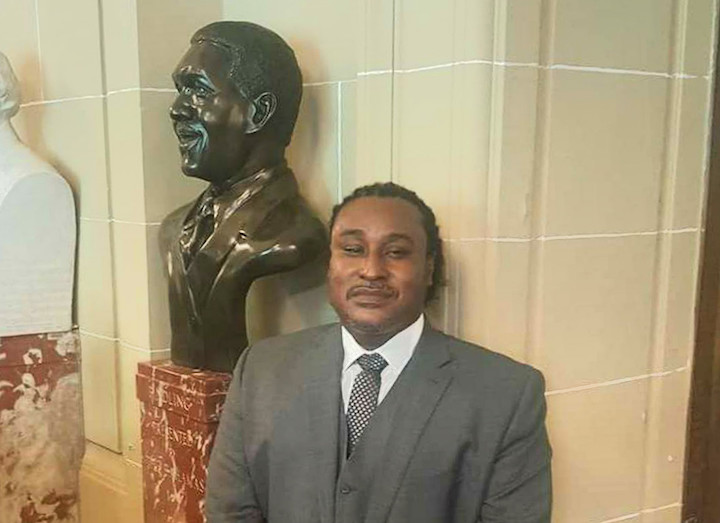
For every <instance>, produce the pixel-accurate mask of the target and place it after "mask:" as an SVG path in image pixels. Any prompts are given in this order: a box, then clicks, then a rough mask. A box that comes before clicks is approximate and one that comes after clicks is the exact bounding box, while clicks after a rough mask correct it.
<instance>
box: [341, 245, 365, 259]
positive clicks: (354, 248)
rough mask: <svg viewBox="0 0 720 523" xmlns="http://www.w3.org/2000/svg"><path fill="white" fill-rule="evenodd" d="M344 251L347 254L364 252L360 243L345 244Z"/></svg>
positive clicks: (354, 254)
mask: <svg viewBox="0 0 720 523" xmlns="http://www.w3.org/2000/svg"><path fill="white" fill-rule="evenodd" d="M342 251H343V252H344V253H345V254H350V255H353V256H356V255H358V254H362V247H361V246H360V245H343V246H342Z"/></svg>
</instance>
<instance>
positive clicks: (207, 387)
mask: <svg viewBox="0 0 720 523" xmlns="http://www.w3.org/2000/svg"><path fill="white" fill-rule="evenodd" d="M230 378H231V375H230V374H226V373H221V372H212V371H198V370H195V369H190V368H187V367H180V366H177V365H173V364H172V363H171V362H170V361H161V362H146V363H140V364H139V365H138V373H137V396H138V399H139V400H140V402H141V412H142V425H141V430H142V461H143V463H142V466H143V492H144V504H145V523H171V522H172V523H175V522H183V523H199V522H204V521H205V516H204V498H205V480H206V478H207V464H208V460H209V458H210V451H211V449H212V445H213V442H214V439H215V432H216V430H217V426H218V421H219V419H220V413H221V411H222V406H223V403H224V402H225V395H226V393H227V388H228V386H229V384H230Z"/></svg>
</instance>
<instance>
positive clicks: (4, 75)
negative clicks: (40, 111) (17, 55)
mask: <svg viewBox="0 0 720 523" xmlns="http://www.w3.org/2000/svg"><path fill="white" fill-rule="evenodd" d="M19 108H20V85H19V84H18V81H17V78H15V73H14V72H13V70H12V66H11V65H10V61H9V60H8V59H7V57H6V56H5V55H4V54H2V53H0V122H4V121H7V120H10V118H12V117H13V116H15V114H16V113H17V112H18V109H19Z"/></svg>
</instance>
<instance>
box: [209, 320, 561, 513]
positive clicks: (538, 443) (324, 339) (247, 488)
mask: <svg viewBox="0 0 720 523" xmlns="http://www.w3.org/2000/svg"><path fill="white" fill-rule="evenodd" d="M342 359H343V351H342V343H341V338H340V328H339V326H338V325H328V326H322V327H317V328H314V329H309V330H305V331H302V332H298V333H295V334H290V335H287V336H282V337H278V338H271V339H267V340H264V341H262V342H259V343H257V344H256V345H253V346H252V347H250V348H249V349H247V350H246V351H245V352H244V353H243V355H242V357H241V358H240V360H239V361H238V365H237V367H236V370H235V375H234V378H233V382H232V386H231V388H230V391H229V393H228V399H227V403H226V404H225V409H224V412H223V415H222V418H221V422H220V428H219V431H218V435H217V439H216V442H215V448H214V450H213V453H212V457H211V459H210V470H209V478H208V484H207V499H206V510H207V515H208V520H209V522H210V523H224V522H257V523H259V522H263V521H267V522H269V523H320V522H321V523H333V522H334V523H355V522H357V523H360V522H365V523H381V522H388V523H424V522H427V523H466V522H467V523H476V522H483V523H501V522H502V523H546V522H549V521H550V505H551V481H550V455H551V451H550V446H549V444H548V439H547V434H546V431H545V399H544V395H543V390H544V382H543V378H542V375H541V374H540V373H539V372H538V371H536V370H535V369H533V368H531V367H529V366H527V365H523V364H520V363H517V362H515V361H513V360H511V359H509V358H507V357H505V356H502V355H499V354H496V353H493V352H490V351H488V350H486V349H483V348H481V347H477V346H475V345H471V344H469V343H466V342H463V341H461V340H458V339H455V338H452V337H450V336H446V335H445V334H442V333H440V332H438V331H435V330H433V329H431V328H429V327H426V329H425V331H424V332H423V335H422V337H421V339H420V342H419V343H418V346H417V348H416V350H415V354H414V355H413V357H412V358H411V360H410V362H409V363H408V365H407V367H406V368H405V369H404V370H403V372H402V374H401V375H400V377H399V378H398V380H397V382H396V383H395V385H394V386H393V388H392V389H391V390H390V392H389V394H388V395H387V397H386V398H385V399H384V400H383V402H382V403H381V404H380V405H379V406H378V409H377V411H376V412H375V415H374V416H373V418H372V419H371V421H370V424H369V425H368V427H367V428H366V430H365V433H364V434H363V436H362V438H361V440H360V442H359V444H358V447H357V448H356V450H355V451H354V452H353V455H352V456H351V458H350V459H349V460H347V461H344V460H343V459H342V458H339V457H338V456H339V455H341V453H340V452H339V451H338V449H340V448H343V445H342V443H341V442H340V436H339V434H340V433H341V432H342V431H341V430H340V419H341V397H340V395H341V393H340V371H341V365H342Z"/></svg>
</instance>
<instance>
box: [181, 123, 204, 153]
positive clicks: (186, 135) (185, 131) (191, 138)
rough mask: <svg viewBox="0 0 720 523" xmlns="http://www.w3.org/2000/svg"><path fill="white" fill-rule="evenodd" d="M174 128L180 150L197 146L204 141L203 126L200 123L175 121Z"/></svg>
mask: <svg viewBox="0 0 720 523" xmlns="http://www.w3.org/2000/svg"><path fill="white" fill-rule="evenodd" d="M174 128H175V136H177V138H178V143H179V145H180V150H181V151H187V150H189V149H193V148H195V147H196V146H199V145H200V144H202V143H204V142H205V138H206V137H207V133H206V131H205V128H204V127H203V126H202V125H200V124H193V123H188V122H180V123H176V124H175V126H174Z"/></svg>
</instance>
